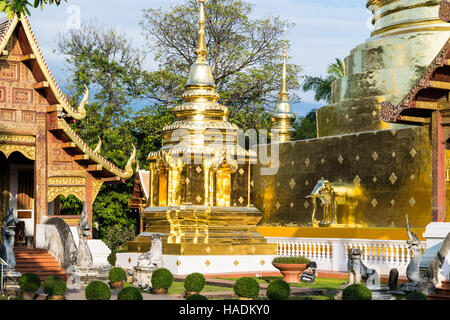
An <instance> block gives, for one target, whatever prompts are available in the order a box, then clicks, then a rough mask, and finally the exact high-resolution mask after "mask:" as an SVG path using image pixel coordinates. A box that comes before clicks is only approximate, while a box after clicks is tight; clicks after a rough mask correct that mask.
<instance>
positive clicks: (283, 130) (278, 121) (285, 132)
mask: <svg viewBox="0 0 450 320" xmlns="http://www.w3.org/2000/svg"><path fill="white" fill-rule="evenodd" d="M282 57H283V70H282V76H281V91H280V93H279V96H280V100H279V101H278V103H277V105H276V107H275V114H274V117H273V118H272V122H273V129H272V134H271V135H272V136H274V133H275V132H277V133H278V135H279V142H286V141H290V140H291V136H292V134H293V132H294V131H295V130H294V128H293V127H292V123H293V122H294V120H295V116H294V114H293V113H292V107H291V104H290V103H289V92H288V90H287V27H286V29H285V32H284V43H283V55H282Z"/></svg>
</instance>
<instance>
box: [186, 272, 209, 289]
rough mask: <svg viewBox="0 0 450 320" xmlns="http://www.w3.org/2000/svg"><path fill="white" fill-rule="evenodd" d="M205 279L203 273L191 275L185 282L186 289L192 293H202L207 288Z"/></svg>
mask: <svg viewBox="0 0 450 320" xmlns="http://www.w3.org/2000/svg"><path fill="white" fill-rule="evenodd" d="M205 283H206V280H205V277H204V276H203V275H202V274H201V273H197V272H196V273H191V274H190V275H188V276H187V277H186V279H185V280H184V288H185V289H186V291H190V292H200V291H202V290H203V288H204V287H205Z"/></svg>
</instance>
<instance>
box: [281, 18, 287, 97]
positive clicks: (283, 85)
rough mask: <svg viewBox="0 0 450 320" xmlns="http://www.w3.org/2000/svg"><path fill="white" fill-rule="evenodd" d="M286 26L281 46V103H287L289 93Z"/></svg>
mask: <svg viewBox="0 0 450 320" xmlns="http://www.w3.org/2000/svg"><path fill="white" fill-rule="evenodd" d="M287 30H288V28H287V26H286V27H285V29H284V44H283V55H282V57H283V75H282V78H281V92H280V98H281V100H282V101H286V102H287V101H288V99H289V93H288V91H287Z"/></svg>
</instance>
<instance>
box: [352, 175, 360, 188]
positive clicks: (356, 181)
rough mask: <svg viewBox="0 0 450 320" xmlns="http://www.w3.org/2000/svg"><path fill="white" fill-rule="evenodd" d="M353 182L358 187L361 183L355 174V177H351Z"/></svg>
mask: <svg viewBox="0 0 450 320" xmlns="http://www.w3.org/2000/svg"><path fill="white" fill-rule="evenodd" d="M353 183H354V184H355V186H357V187H358V186H359V185H360V184H361V178H360V177H359V176H358V175H356V177H355V179H353Z"/></svg>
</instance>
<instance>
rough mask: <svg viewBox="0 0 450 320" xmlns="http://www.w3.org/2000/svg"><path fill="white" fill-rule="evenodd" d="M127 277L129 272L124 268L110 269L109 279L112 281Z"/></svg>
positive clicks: (122, 279)
mask: <svg viewBox="0 0 450 320" xmlns="http://www.w3.org/2000/svg"><path fill="white" fill-rule="evenodd" d="M126 277H127V273H126V272H125V271H124V270H123V269H122V268H111V270H109V276H108V279H109V281H111V282H120V281H124V280H125V278H126Z"/></svg>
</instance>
